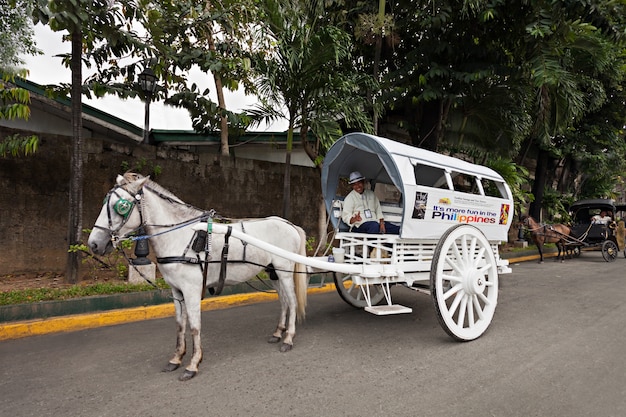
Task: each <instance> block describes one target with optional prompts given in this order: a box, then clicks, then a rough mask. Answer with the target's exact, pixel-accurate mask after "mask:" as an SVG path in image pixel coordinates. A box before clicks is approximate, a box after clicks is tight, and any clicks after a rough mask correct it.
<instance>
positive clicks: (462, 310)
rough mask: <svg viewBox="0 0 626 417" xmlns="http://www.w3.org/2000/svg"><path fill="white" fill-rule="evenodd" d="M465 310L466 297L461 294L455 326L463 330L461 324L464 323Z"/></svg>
mask: <svg viewBox="0 0 626 417" xmlns="http://www.w3.org/2000/svg"><path fill="white" fill-rule="evenodd" d="M466 310H467V297H466V296H465V294H463V297H461V308H459V317H458V318H457V320H456V324H457V326H459V327H460V328H463V327H464V326H463V323H464V322H465V311H466Z"/></svg>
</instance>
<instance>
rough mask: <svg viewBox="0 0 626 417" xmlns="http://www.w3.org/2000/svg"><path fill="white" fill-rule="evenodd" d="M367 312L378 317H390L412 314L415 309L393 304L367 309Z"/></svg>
mask: <svg viewBox="0 0 626 417" xmlns="http://www.w3.org/2000/svg"><path fill="white" fill-rule="evenodd" d="M365 311H367V312H369V313H372V314H376V315H377V316H388V315H390V314H404V313H412V312H413V309H412V308H411V307H406V306H403V305H400V304H393V305H381V306H371V307H365Z"/></svg>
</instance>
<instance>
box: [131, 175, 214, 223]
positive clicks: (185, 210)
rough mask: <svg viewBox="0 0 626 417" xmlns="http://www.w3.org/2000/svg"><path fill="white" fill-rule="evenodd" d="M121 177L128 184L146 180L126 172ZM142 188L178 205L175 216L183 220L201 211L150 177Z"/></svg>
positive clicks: (141, 176)
mask: <svg viewBox="0 0 626 417" xmlns="http://www.w3.org/2000/svg"><path fill="white" fill-rule="evenodd" d="M123 177H124V179H125V180H126V181H127V182H128V183H131V182H134V181H137V180H141V179H144V178H146V177H145V176H143V175H141V174H137V173H134V172H126V173H125V174H124V175H123ZM144 187H148V188H150V189H151V190H153V191H155V192H156V193H158V194H160V195H162V196H165V197H166V198H167V199H170V200H172V201H175V202H178V203H180V206H178V207H177V213H176V214H177V216H180V217H183V218H184V217H189V216H196V215H198V212H202V210H200V209H199V208H196V207H194V206H192V205H191V204H188V203H185V202H184V201H183V200H181V199H180V198H178V197H177V196H176V195H175V194H174V193H172V192H171V191H170V190H168V189H166V188H165V187H163V186H161V185H159V184H157V183H156V182H154V181H152V180H151V179H150V177H147V181H146V183H145V184H144Z"/></svg>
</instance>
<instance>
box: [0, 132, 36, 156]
mask: <svg viewBox="0 0 626 417" xmlns="http://www.w3.org/2000/svg"><path fill="white" fill-rule="evenodd" d="M37 149H39V138H38V137H37V136H34V135H32V136H21V135H19V134H14V135H9V136H7V137H6V138H4V140H2V141H0V157H3V158H4V157H6V156H9V155H10V156H13V157H17V156H21V155H24V156H29V155H32V154H34V153H35V152H37Z"/></svg>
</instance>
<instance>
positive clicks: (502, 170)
mask: <svg viewBox="0 0 626 417" xmlns="http://www.w3.org/2000/svg"><path fill="white" fill-rule="evenodd" d="M485 165H486V166H488V167H489V168H491V169H493V170H494V171H496V172H497V173H498V174H500V175H501V176H502V178H503V179H504V181H506V183H507V184H508V185H509V188H510V189H511V193H512V194H513V201H515V208H516V211H517V214H518V216H519V217H521V215H522V214H524V211H523V208H524V207H526V206H527V204H528V203H530V202H532V201H533V199H534V196H533V195H532V193H531V192H530V190H529V189H528V183H529V182H530V176H529V173H528V170H527V169H526V168H524V167H522V166H520V165H517V164H515V163H514V162H513V161H511V160H509V159H504V158H500V157H496V158H493V159H488V160H487V162H486V163H485Z"/></svg>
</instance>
